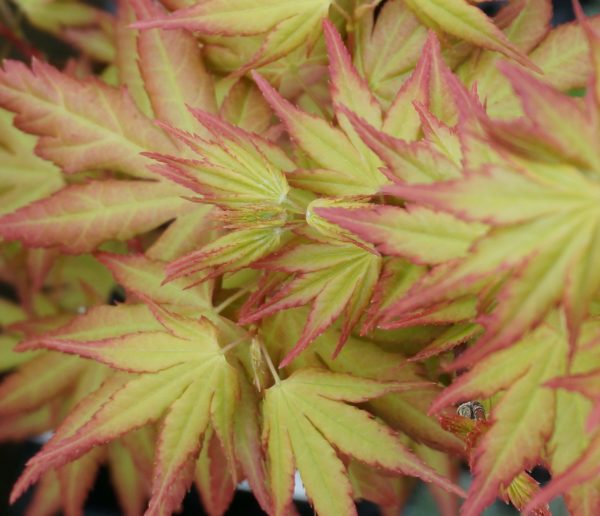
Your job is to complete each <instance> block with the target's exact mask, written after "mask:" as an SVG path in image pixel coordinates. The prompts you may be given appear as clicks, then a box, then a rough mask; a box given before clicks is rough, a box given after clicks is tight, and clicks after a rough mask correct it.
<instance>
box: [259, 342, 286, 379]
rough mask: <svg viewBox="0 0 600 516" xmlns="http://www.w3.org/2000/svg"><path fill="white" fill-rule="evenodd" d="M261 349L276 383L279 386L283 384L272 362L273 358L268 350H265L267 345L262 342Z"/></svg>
mask: <svg viewBox="0 0 600 516" xmlns="http://www.w3.org/2000/svg"><path fill="white" fill-rule="evenodd" d="M260 349H261V351H262V354H263V356H264V357H265V361H266V362H267V366H268V367H269V371H271V376H272V377H273V380H275V383H276V384H277V385H279V384H280V383H281V378H279V375H278V374H277V369H275V366H274V365H273V361H272V360H271V357H270V356H269V353H268V352H267V348H265V345H264V343H263V342H262V341H261V342H260Z"/></svg>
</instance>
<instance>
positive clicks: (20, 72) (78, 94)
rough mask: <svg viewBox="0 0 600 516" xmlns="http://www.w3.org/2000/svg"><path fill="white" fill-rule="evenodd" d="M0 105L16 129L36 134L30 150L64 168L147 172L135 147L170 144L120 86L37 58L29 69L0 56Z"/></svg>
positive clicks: (146, 148)
mask: <svg viewBox="0 0 600 516" xmlns="http://www.w3.org/2000/svg"><path fill="white" fill-rule="evenodd" d="M0 105H1V106H2V107H4V108H5V109H8V110H9V111H13V112H14V113H16V114H17V115H16V118H15V124H16V125H17V127H19V129H21V130H23V131H25V132H27V133H31V134H34V135H36V136H39V137H40V139H39V142H38V145H37V147H36V152H37V153H38V154H39V155H40V156H42V157H44V158H45V159H48V160H50V161H53V162H54V163H56V164H57V165H58V166H60V167H61V168H62V169H63V171H65V172H66V173H73V172H79V171H84V170H88V169H105V168H108V169H113V170H117V171H120V172H124V173H126V174H128V175H131V176H134V177H142V178H148V177H152V175H151V173H150V172H149V171H148V170H147V168H146V167H147V165H148V164H149V163H150V160H149V159H148V158H146V157H144V156H141V155H140V153H142V152H145V151H150V150H155V151H158V150H162V151H164V152H172V151H174V150H175V149H174V146H173V144H172V143H171V141H170V140H169V138H168V137H167V136H166V135H165V134H164V133H163V132H162V131H161V130H160V129H159V128H158V127H156V126H155V125H154V124H153V123H152V122H151V121H150V119H148V118H146V117H145V116H144V115H143V114H142V113H141V112H140V111H139V110H138V108H137V107H136V106H135V104H134V103H133V101H132V100H131V97H130V96H129V95H128V94H127V92H126V91H125V90H118V89H116V88H112V87H110V86H107V85H106V84H104V83H102V82H100V81H99V80H97V79H87V80H85V81H79V80H76V79H74V78H72V77H69V76H68V75H66V74H63V73H61V72H59V71H58V70H56V69H55V68H53V67H52V66H50V65H48V64H46V63H42V62H39V61H33V62H32V65H31V69H29V68H27V67H26V66H25V65H24V64H23V63H19V62H15V61H4V68H3V69H2V70H1V71H0Z"/></svg>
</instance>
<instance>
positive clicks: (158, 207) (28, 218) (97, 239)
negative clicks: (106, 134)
mask: <svg viewBox="0 0 600 516" xmlns="http://www.w3.org/2000/svg"><path fill="white" fill-rule="evenodd" d="M180 194H181V190H180V189H179V188H178V187H176V186H172V185H169V184H166V183H156V182H143V181H116V180H108V181H93V182H90V183H85V184H78V185H71V186H67V187H66V188H64V189H62V190H60V191H59V192H57V193H56V194H54V195H52V196H51V197H49V198H46V199H42V200H39V201H37V202H34V203H32V204H30V205H28V206H25V207H23V208H21V209H19V210H17V211H16V212H14V213H11V214H8V215H5V216H4V217H2V218H0V235H1V236H2V237H3V238H5V239H6V240H20V241H22V242H24V243H26V244H27V245H29V246H33V247H58V248H59V249H61V250H62V251H64V252H68V253H84V252H89V251H91V250H93V249H95V248H96V247H97V246H98V245H100V244H101V243H103V242H105V241H106V240H111V239H116V240H127V239H129V238H131V237H133V236H135V235H137V234H139V233H144V232H146V231H149V230H151V229H154V228H156V227H158V226H160V225H161V224H163V223H164V222H167V221H168V220H170V219H173V218H175V217H177V216H178V215H179V214H181V213H185V212H186V211H187V210H189V209H190V207H191V206H193V205H191V203H189V202H188V201H185V200H184V199H182V198H181V197H180Z"/></svg>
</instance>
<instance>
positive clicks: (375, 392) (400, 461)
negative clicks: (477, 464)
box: [263, 369, 461, 516]
mask: <svg viewBox="0 0 600 516" xmlns="http://www.w3.org/2000/svg"><path fill="white" fill-rule="evenodd" d="M393 388H394V387H393V384H385V383H379V382H376V381H373V380H365V379H359V378H356V377H353V376H350V375H341V374H335V373H329V372H324V371H318V370H311V369H305V370H302V371H299V372H296V373H295V374H293V375H292V376H291V377H289V378H288V379H286V380H284V381H281V382H279V383H276V384H275V385H274V386H273V387H271V388H270V389H268V390H267V393H266V396H265V401H264V404H263V414H264V418H265V422H266V425H265V429H264V439H265V441H266V445H267V451H268V458H269V473H270V480H271V487H272V491H273V497H274V501H273V502H274V514H278V515H279V514H284V513H285V511H286V509H287V507H288V506H289V504H290V501H291V494H292V490H291V482H292V475H293V471H294V464H295V465H296V467H297V468H298V470H299V472H300V476H301V477H302V482H303V484H304V486H305V488H306V492H307V495H308V497H309V499H310V500H311V501H312V503H313V504H314V507H315V510H316V511H317V512H318V513H319V514H321V515H323V516H328V515H332V516H333V515H339V514H356V510H355V507H354V503H353V501H352V494H351V493H352V487H351V485H350V482H349V481H348V479H347V477H346V475H345V467H344V464H343V463H342V461H341V460H340V459H339V458H338V456H337V454H336V453H335V451H334V448H333V446H335V448H337V449H338V450H340V451H341V452H342V453H344V454H345V455H349V456H351V457H354V458H355V459H358V460H360V461H361V462H365V463H367V464H370V465H373V466H377V467H379V468H382V469H384V470H387V471H390V472H399V473H403V474H407V475H411V476H417V477H420V478H422V479H423V480H426V481H430V482H435V483H437V484H439V485H440V486H442V487H444V488H445V489H448V490H449V491H452V492H455V493H457V494H459V495H460V494H461V490H460V489H459V488H456V487H455V486H453V485H452V484H451V483H449V482H448V481H447V480H446V479H444V478H443V477H440V476H439V475H438V474H437V473H435V472H433V470H431V469H430V468H429V467H427V466H426V465H425V464H423V463H422V462H421V461H420V460H419V459H417V457H415V456H414V455H413V454H412V453H411V452H410V451H408V450H407V449H406V448H404V446H402V445H401V444H400V442H399V440H398V438H397V436H396V435H395V434H394V433H393V432H392V431H391V430H390V429H389V428H387V427H385V426H384V425H382V424H381V423H378V422H376V421H375V420H373V419H371V418H369V417H368V415H367V414H366V413H365V412H363V411H361V410H359V409H357V408H355V407H352V406H350V405H347V404H345V403H342V402H343V401H348V402H354V403H356V402H362V401H366V400H368V399H371V398H374V397H377V396H381V395H382V394H385V393H386V392H389V391H390V390H393Z"/></svg>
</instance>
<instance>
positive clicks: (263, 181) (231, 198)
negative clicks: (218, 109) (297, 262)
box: [149, 110, 295, 210]
mask: <svg viewBox="0 0 600 516" xmlns="http://www.w3.org/2000/svg"><path fill="white" fill-rule="evenodd" d="M191 112H192V114H193V115H194V116H195V117H196V119H197V120H198V121H199V123H201V124H202V126H203V127H204V129H205V130H206V131H207V132H208V133H209V136H208V137H207V138H202V137H200V136H197V135H194V134H190V133H187V132H185V131H180V130H178V129H174V128H171V127H168V126H165V128H166V129H167V130H169V132H170V133H171V134H172V135H173V136H174V137H175V138H177V139H179V140H180V141H181V142H182V143H184V144H186V145H187V146H188V147H189V148H190V149H191V150H192V151H193V153H194V154H196V155H197V158H195V159H189V156H188V157H185V158H184V157H178V156H173V155H163V154H159V153H151V154H149V155H150V156H151V157H152V158H154V159H155V160H157V161H158V162H159V163H160V164H156V165H154V166H153V169H154V170H155V171H157V172H158V173H160V174H162V175H164V176H166V177H167V178H169V179H171V180H172V181H174V182H177V183H180V184H182V185H183V186H185V187H186V188H188V189H190V190H191V191H193V192H195V193H198V194H201V195H203V196H204V199H206V201H208V202H211V203H214V204H217V205H219V206H221V207H223V208H235V207H239V206H240V205H242V207H243V205H244V204H256V205H272V206H274V205H279V204H281V203H283V202H284V201H285V199H286V195H287V193H288V192H289V186H288V184H287V181H286V178H285V176H284V174H283V172H287V171H290V170H293V169H294V168H295V165H294V163H293V162H292V161H291V160H290V159H289V158H288V157H287V156H286V154H285V153H284V152H283V151H282V150H281V149H280V148H278V147H277V146H276V145H274V144H273V143H271V142H270V141H268V140H266V139H265V138H262V137H260V136H258V135H256V134H252V133H249V132H247V131H244V130H243V129H240V128H238V127H235V126H233V125H231V124H229V123H227V122H226V121H224V120H222V119H220V118H218V117H216V116H213V115H211V114H210V113H207V112H205V111H201V110H192V111H191ZM250 210H251V209H250Z"/></svg>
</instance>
